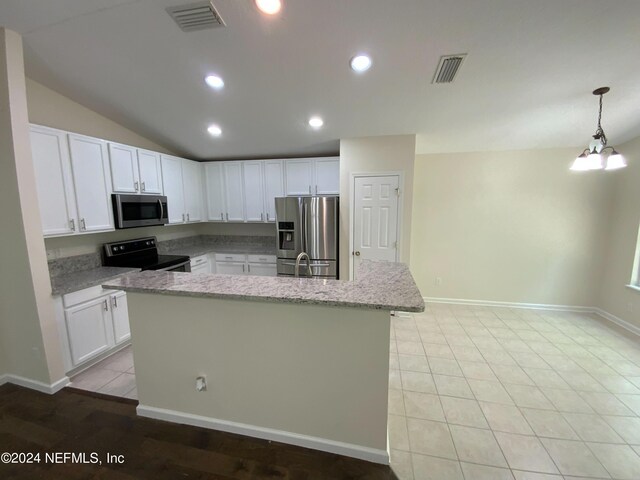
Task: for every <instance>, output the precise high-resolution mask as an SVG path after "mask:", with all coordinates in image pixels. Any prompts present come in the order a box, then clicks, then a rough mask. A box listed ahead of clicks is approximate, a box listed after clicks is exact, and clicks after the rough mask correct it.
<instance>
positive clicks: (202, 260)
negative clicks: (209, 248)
mask: <svg viewBox="0 0 640 480" xmlns="http://www.w3.org/2000/svg"><path fill="white" fill-rule="evenodd" d="M208 261H209V257H208V256H207V255H200V256H199V257H193V258H192V259H191V268H193V267H197V266H198V265H202V264H204V263H207V262H208Z"/></svg>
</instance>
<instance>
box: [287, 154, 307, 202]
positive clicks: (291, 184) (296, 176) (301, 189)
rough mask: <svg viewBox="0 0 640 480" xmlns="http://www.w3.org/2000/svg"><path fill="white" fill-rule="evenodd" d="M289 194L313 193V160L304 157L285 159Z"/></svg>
mask: <svg viewBox="0 0 640 480" xmlns="http://www.w3.org/2000/svg"><path fill="white" fill-rule="evenodd" d="M285 185H286V189H287V195H289V196H297V195H311V193H312V190H313V160H312V159H310V158H302V159H296V160H285Z"/></svg>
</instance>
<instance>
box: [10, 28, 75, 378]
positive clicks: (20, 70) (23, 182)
mask: <svg viewBox="0 0 640 480" xmlns="http://www.w3.org/2000/svg"><path fill="white" fill-rule="evenodd" d="M35 186H36V182H35V173H34V169H33V163H32V161H31V147H30V143H29V119H28V113H27V98H26V87H25V77H24V65H23V53H22V39H21V37H20V36H19V35H18V34H17V33H15V32H12V31H9V30H5V29H1V28H0V204H1V205H4V206H5V208H2V209H0V224H1V225H2V229H1V232H2V233H1V237H0V238H1V242H0V245H1V246H2V248H0V265H2V272H3V275H0V342H1V347H2V350H3V356H4V368H5V373H9V374H12V375H15V376H19V377H25V378H27V379H30V380H35V381H38V382H43V383H45V384H47V385H48V384H51V383H53V382H55V381H58V380H60V379H62V378H64V365H63V362H62V355H61V351H60V342H59V337H58V333H57V327H56V322H55V314H54V309H53V301H52V299H51V284H50V281H49V271H48V269H47V259H46V252H45V245H44V240H43V238H42V233H41V228H42V227H41V222H40V211H39V207H38V199H37V196H36V190H35Z"/></svg>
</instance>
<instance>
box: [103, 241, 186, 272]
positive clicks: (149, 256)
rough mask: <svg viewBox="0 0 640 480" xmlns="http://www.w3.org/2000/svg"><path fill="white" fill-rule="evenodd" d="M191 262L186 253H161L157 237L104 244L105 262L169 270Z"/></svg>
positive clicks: (107, 263) (143, 268) (107, 264)
mask: <svg viewBox="0 0 640 480" xmlns="http://www.w3.org/2000/svg"><path fill="white" fill-rule="evenodd" d="M188 262H189V257H188V256H186V255H159V254H158V248H157V240H156V237H145V238H138V239H135V240H126V241H123V242H115V243H105V244H104V264H105V265H106V266H109V267H133V268H140V269H142V270H167V269H171V267H174V266H177V265H181V264H184V263H188Z"/></svg>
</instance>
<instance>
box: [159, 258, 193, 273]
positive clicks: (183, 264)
mask: <svg viewBox="0 0 640 480" xmlns="http://www.w3.org/2000/svg"><path fill="white" fill-rule="evenodd" d="M184 266H186V267H187V268H186V269H185V271H187V272H190V271H191V260H187V261H186V262H182V263H178V264H177V265H171V266H170V267H165V268H159V269H157V270H155V271H156V272H167V271H171V270H175V269H177V268H180V267H184Z"/></svg>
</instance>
